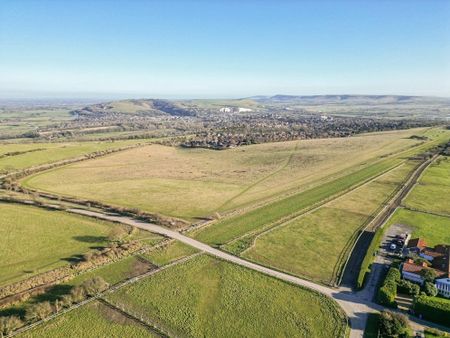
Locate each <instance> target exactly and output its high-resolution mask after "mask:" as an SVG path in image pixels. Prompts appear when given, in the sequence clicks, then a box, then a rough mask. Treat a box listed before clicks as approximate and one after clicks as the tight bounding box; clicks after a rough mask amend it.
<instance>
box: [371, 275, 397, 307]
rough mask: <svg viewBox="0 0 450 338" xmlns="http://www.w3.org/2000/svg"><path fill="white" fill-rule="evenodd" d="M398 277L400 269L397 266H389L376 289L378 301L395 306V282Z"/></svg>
mask: <svg viewBox="0 0 450 338" xmlns="http://www.w3.org/2000/svg"><path fill="white" fill-rule="evenodd" d="M400 279H401V274H400V270H399V269H397V268H390V269H389V271H388V273H387V275H386V278H385V279H384V281H383V284H382V285H381V287H380V289H379V290H378V294H377V300H378V303H380V304H383V305H386V306H390V307H396V306H397V305H396V303H395V297H396V296H397V282H399V281H400Z"/></svg>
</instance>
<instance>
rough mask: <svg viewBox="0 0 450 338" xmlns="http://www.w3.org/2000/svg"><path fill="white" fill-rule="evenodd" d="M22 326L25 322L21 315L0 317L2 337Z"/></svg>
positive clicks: (0, 335) (0, 333) (0, 334)
mask: <svg viewBox="0 0 450 338" xmlns="http://www.w3.org/2000/svg"><path fill="white" fill-rule="evenodd" d="M21 326H23V322H22V321H21V320H20V318H19V317H16V316H9V317H0V337H3V335H6V336H8V335H9V334H10V333H12V332H13V331H15V330H17V329H18V328H19V327H21Z"/></svg>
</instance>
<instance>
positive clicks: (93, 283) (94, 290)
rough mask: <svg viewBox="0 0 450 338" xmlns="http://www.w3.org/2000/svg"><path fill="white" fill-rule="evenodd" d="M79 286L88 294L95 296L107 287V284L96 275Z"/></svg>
mask: <svg viewBox="0 0 450 338" xmlns="http://www.w3.org/2000/svg"><path fill="white" fill-rule="evenodd" d="M81 286H82V287H83V289H84V291H85V292H86V294H87V295H88V296H95V295H96V294H98V293H100V292H102V291H105V290H106V289H107V288H108V287H109V284H108V283H107V282H105V280H104V279H103V278H102V277H99V276H97V277H94V278H92V279H88V280H85V281H84V282H83V284H81Z"/></svg>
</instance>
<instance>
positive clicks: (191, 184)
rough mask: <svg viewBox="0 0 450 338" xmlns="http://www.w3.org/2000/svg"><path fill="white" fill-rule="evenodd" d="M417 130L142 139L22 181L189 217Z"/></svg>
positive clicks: (266, 192)
mask: <svg viewBox="0 0 450 338" xmlns="http://www.w3.org/2000/svg"><path fill="white" fill-rule="evenodd" d="M423 133H428V131H426V130H425V129H413V130H405V131H394V132H380V133H372V134H365V135H360V136H356V137H350V138H337V139H314V140H302V141H291V142H280V143H268V144H259V145H252V146H246V147H239V148H235V149H230V150H226V151H212V150H206V149H184V148H175V147H166V146H161V145H148V146H145V147H140V148H136V149H131V150H127V151H123V152H120V153H115V154H112V155H108V156H106V157H102V158H97V159H95V160H89V161H84V162H80V163H75V164H72V165H68V166H65V167H61V168H57V169H54V170H50V171H47V172H43V173H39V174H36V175H34V176H31V177H29V178H27V179H25V180H24V181H23V184H24V185H25V186H28V187H32V188H36V189H38V190H43V191H48V192H52V193H56V194H62V195H70V196H77V197H81V198H87V199H93V200H99V201H103V202H107V203H110V204H114V205H120V206H127V207H133V208H139V209H142V210H146V211H150V212H157V213H161V214H165V215H170V216H176V217H180V218H184V219H188V220H193V219H195V218H196V217H204V216H209V215H212V214H214V213H215V212H219V213H222V214H223V213H224V212H225V211H228V210H234V209H237V208H242V207H247V206H250V205H252V204H255V203H261V202H264V201H267V200H269V199H273V198H276V197H279V196H281V195H283V194H286V193H294V192H301V191H306V190H308V189H311V188H313V187H315V186H318V185H323V184H325V183H327V182H331V181H333V180H335V179H336V178H339V177H342V176H345V175H348V174H351V173H352V172H357V171H358V170H361V169H364V168H367V167H369V166H371V165H373V164H374V163H375V162H376V161H379V160H380V159H383V158H385V157H389V156H392V155H393V154H395V153H398V152H401V151H405V150H408V149H410V148H411V147H414V146H417V145H418V144H421V143H423V141H420V140H417V139H410V136H412V135H417V134H419V135H421V134H423ZM405 154H406V153H405ZM383 169H386V168H382V167H380V168H375V169H374V171H377V170H383ZM368 170H370V169H368ZM374 174H376V173H375V172H374ZM369 176H370V175H369ZM319 198H321V196H319Z"/></svg>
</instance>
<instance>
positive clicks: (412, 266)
mask: <svg viewBox="0 0 450 338" xmlns="http://www.w3.org/2000/svg"><path fill="white" fill-rule="evenodd" d="M423 269H426V267H424V266H423V265H421V264H416V263H409V262H405V263H403V267H402V271H405V272H411V273H417V274H419V273H420V271H422V270H423Z"/></svg>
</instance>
